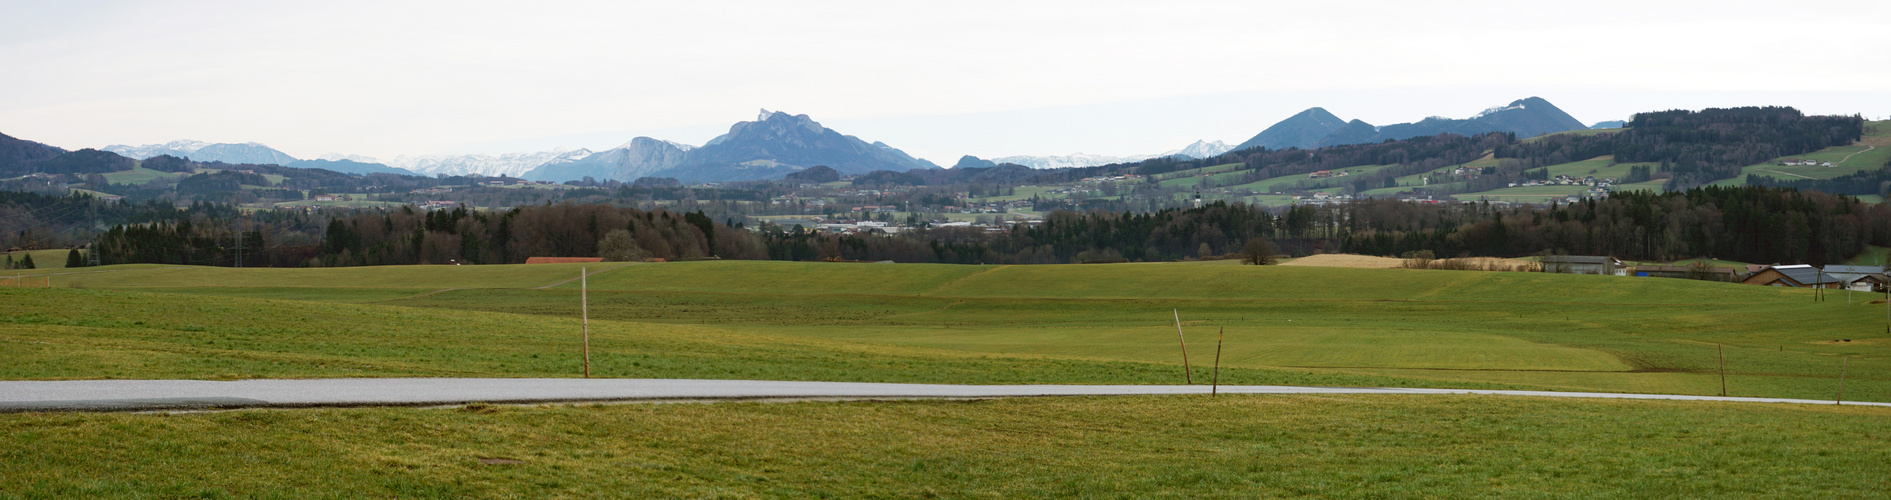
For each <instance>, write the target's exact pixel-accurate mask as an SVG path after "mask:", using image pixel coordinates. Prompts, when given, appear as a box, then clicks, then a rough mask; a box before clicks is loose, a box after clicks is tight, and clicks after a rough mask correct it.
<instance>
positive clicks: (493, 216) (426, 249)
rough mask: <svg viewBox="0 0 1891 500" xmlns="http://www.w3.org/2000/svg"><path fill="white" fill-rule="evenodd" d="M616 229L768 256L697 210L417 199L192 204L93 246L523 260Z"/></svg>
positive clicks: (701, 254)
mask: <svg viewBox="0 0 1891 500" xmlns="http://www.w3.org/2000/svg"><path fill="white" fill-rule="evenodd" d="M613 231H623V232H624V233H625V235H626V236H628V237H629V240H630V242H632V245H631V246H632V247H633V248H628V249H620V252H621V253H620V254H621V255H633V256H636V258H662V259H667V260H695V259H705V258H725V259H766V258H768V250H767V245H766V244H765V243H764V242H763V239H762V237H761V236H760V235H758V234H755V233H753V232H750V231H747V230H743V229H740V228H738V227H731V226H729V225H728V224H725V223H719V222H716V221H714V220H711V219H710V218H709V217H708V216H707V215H704V214H703V213H700V212H693V213H687V214H680V215H679V214H675V213H671V212H668V211H663V210H657V211H642V210H637V209H632V208H622V207H616V206H611V205H576V204H558V205H537V206H523V207H518V208H516V209H513V210H508V211H505V212H498V213H489V212H474V211H468V210H465V209H458V210H451V211H446V210H438V211H431V212H428V211H418V210H413V209H411V208H402V209H400V210H390V211H381V210H358V211H348V212H332V213H329V214H325V215H314V216H307V215H302V214H299V213H296V212H258V213H256V214H254V216H249V217H236V216H227V217H216V216H210V215H207V214H205V213H188V214H183V215H182V216H181V217H179V218H177V219H175V220H167V221H161V222H155V223H148V224H136V225H121V226H116V227H113V228H112V229H111V230H109V231H106V232H104V233H103V234H100V235H99V237H98V239H97V240H96V241H95V242H94V243H93V248H94V249H95V251H96V252H97V253H98V255H99V259H100V261H101V263H103V264H129V263H156V264H189V265H208V266H231V265H235V263H236V259H237V258H238V254H239V252H240V253H241V254H242V256H243V257H242V258H243V264H244V265H245V266H254V267H297V266H366V265H402V264H450V263H461V264H517V263H523V262H525V260H526V259H527V258H531V257H597V256H599V249H600V241H602V240H603V239H605V237H606V236H607V235H609V234H610V233H612V232H613ZM239 242H240V243H239ZM239 247H240V249H239Z"/></svg>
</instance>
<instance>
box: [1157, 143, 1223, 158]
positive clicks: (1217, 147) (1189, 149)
mask: <svg viewBox="0 0 1891 500" xmlns="http://www.w3.org/2000/svg"><path fill="white" fill-rule="evenodd" d="M1232 149H1234V146H1230V145H1228V143H1226V142H1221V141H1215V142H1208V141H1201V140H1198V141H1195V142H1194V143H1193V144H1189V145H1188V146H1184V147H1183V148H1182V149H1177V150H1174V151H1170V152H1167V153H1163V154H1162V156H1187V157H1189V158H1194V159H1202V158H1212V157H1214V156H1216V155H1219V154H1222V153H1226V152H1228V151H1229V150H1232Z"/></svg>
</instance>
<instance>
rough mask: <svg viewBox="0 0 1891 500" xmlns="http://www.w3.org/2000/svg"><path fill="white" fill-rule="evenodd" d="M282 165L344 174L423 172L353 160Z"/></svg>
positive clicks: (304, 161) (312, 161)
mask: <svg viewBox="0 0 1891 500" xmlns="http://www.w3.org/2000/svg"><path fill="white" fill-rule="evenodd" d="M283 166H285V167H291V168H319V169H322V170H327V171H330V172H341V173H344V174H399V175H422V176H424V175H423V174H421V173H419V172H415V171H412V170H407V169H404V168H394V167H390V166H387V165H382V164H379V163H369V162H360V161H354V160H297V161H292V162H289V163H288V164H287V165H283Z"/></svg>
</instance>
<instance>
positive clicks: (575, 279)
mask: <svg viewBox="0 0 1891 500" xmlns="http://www.w3.org/2000/svg"><path fill="white" fill-rule="evenodd" d="M631 264H636V263H635V262H625V263H622V264H618V265H615V266H611V267H607V268H604V269H599V270H596V271H591V272H588V273H585V274H584V275H582V276H579V277H577V278H571V279H567V280H564V281H560V282H557V283H552V284H550V285H545V286H541V287H533V288H535V289H538V290H546V289H550V288H551V287H555V286H558V285H563V284H566V283H570V282H573V281H578V280H579V279H580V278H589V277H592V276H597V275H600V274H604V273H606V272H610V271H614V270H617V268H620V267H624V266H628V265H631ZM444 291H446V290H439V292H444ZM434 293H438V292H434Z"/></svg>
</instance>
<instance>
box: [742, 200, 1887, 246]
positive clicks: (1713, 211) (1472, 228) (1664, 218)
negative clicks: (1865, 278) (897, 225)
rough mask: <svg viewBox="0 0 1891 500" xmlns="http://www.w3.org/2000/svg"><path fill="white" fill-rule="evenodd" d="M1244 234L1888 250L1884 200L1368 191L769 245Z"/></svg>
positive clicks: (1395, 241) (1178, 241)
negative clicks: (1365, 195) (1441, 196)
mask: <svg viewBox="0 0 1891 500" xmlns="http://www.w3.org/2000/svg"><path fill="white" fill-rule="evenodd" d="M1250 238H1266V239H1269V240H1272V241H1274V242H1276V243H1278V246H1279V247H1280V248H1281V250H1283V251H1285V252H1289V253H1293V254H1307V253H1313V252H1316V251H1317V252H1347V253H1360V254H1368V255H1384V256H1401V255H1408V254H1411V253H1415V252H1430V254H1431V255H1436V256H1438V257H1476V256H1488V257H1518V256H1528V255H1545V254H1578V255H1611V256H1615V257H1618V258H1624V259H1634V260H1648V261H1670V260H1677V259H1682V258H1690V257H1713V258H1719V259H1728V260H1737V261H1744V262H1762V263H1773V262H1779V263H1809V264H1817V265H1823V264H1828V263H1834V262H1842V261H1844V260H1845V259H1848V258H1850V257H1852V256H1854V255H1857V254H1858V253H1860V252H1862V251H1864V249H1865V247H1866V246H1867V245H1886V244H1891V206H1884V205H1873V204H1865V203H1862V202H1859V201H1858V200H1857V199H1855V198H1850V197H1845V196H1838V195H1831V194H1827V193H1819V192H1800V191H1798V190H1793V189H1776V188H1763V187H1707V188H1696V189H1691V190H1687V191H1682V192H1668V193H1662V194H1654V193H1650V192H1646V191H1635V192H1629V193H1620V194H1617V195H1615V196H1613V197H1610V198H1608V199H1603V200H1594V199H1591V200H1584V201H1582V202H1579V203H1574V204H1569V205H1552V206H1549V207H1541V208H1532V207H1514V208H1500V207H1493V206H1491V205H1490V204H1488V203H1447V204H1416V203H1408V202H1400V201H1393V200H1372V199H1367V200H1360V201H1355V202H1351V203H1346V204H1337V205H1326V206H1295V207H1292V208H1289V209H1286V210H1282V211H1270V210H1267V209H1264V208H1260V207H1254V206H1249V205H1244V204H1226V203H1219V202H1218V203H1215V204H1213V205H1209V206H1207V207H1204V208H1199V209H1191V210H1178V209H1169V210H1161V211H1156V212H1146V213H1115V212H1090V213H1074V212H1056V213H1052V214H1051V215H1050V216H1049V217H1048V218H1047V219H1046V220H1045V221H1044V222H1043V223H1042V224H1039V225H1035V226H1032V225H1017V226H1014V227H1012V228H1011V229H1009V230H1006V231H995V232H993V231H983V230H975V229H963V228H951V229H933V230H922V231H912V232H908V233H901V234H899V235H890V236H888V235H844V236H843V235H822V234H810V233H805V232H804V233H794V234H788V233H775V234H770V235H769V237H768V248H769V257H770V258H773V259H779V260H825V259H843V260H864V261H880V260H891V261H896V262H940V263H966V264H971V263H985V264H1047V263H1072V262H1088V261H1115V260H1129V261H1167V260H1175V259H1184V258H1197V257H1214V256H1222V255H1226V254H1230V253H1235V252H1237V251H1238V250H1239V249H1240V247H1241V246H1242V244H1243V243H1244V242H1245V241H1247V240H1248V239H1250Z"/></svg>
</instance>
